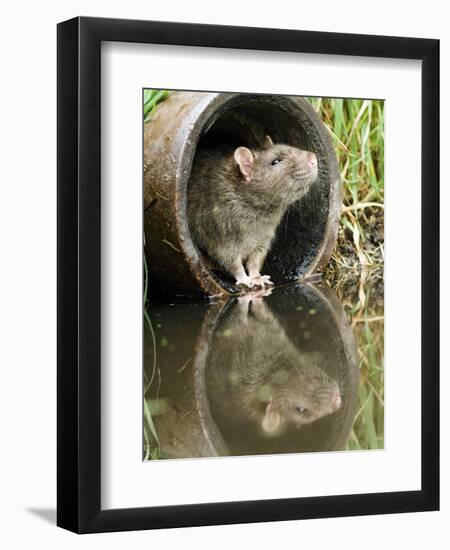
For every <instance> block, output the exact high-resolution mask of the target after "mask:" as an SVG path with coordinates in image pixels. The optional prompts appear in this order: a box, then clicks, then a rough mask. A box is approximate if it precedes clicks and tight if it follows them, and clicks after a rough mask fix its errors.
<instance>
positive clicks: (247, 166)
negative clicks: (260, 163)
mask: <svg viewBox="0 0 450 550" xmlns="http://www.w3.org/2000/svg"><path fill="white" fill-rule="evenodd" d="M234 160H235V161H236V162H237V164H238V166H239V170H240V171H241V174H242V175H243V176H244V178H245V181H250V180H251V179H252V177H253V169H254V167H255V158H254V157H253V154H252V152H251V151H250V149H247V147H238V148H237V149H236V150H235V152H234Z"/></svg>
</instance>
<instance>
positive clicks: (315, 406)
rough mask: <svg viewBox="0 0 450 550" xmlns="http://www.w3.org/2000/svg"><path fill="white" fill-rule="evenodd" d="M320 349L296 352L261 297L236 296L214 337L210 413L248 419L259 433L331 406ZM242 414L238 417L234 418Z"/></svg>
mask: <svg viewBox="0 0 450 550" xmlns="http://www.w3.org/2000/svg"><path fill="white" fill-rule="evenodd" d="M320 361H321V357H320V352H310V353H301V352H300V351H299V350H298V349H296V348H295V346H294V345H293V344H292V342H291V341H290V340H289V338H288V337H287V336H286V333H285V330H284V329H283V327H282V325H281V324H280V323H279V322H278V321H277V319H276V318H275V317H274V315H273V314H272V312H271V311H270V309H269V307H268V306H267V305H266V304H265V302H264V300H263V298H262V297H258V296H253V297H252V296H251V295H246V296H243V297H240V298H238V300H237V303H235V304H233V305H232V306H231V308H230V310H229V311H228V312H227V313H226V318H225V319H224V321H223V322H222V323H221V326H220V330H218V331H217V332H216V334H215V336H214V342H213V346H212V352H211V355H210V358H209V372H210V376H209V377H208V378H207V379H208V395H209V398H210V404H211V412H212V415H213V417H215V418H217V419H218V418H219V417H224V416H225V417H226V418H230V419H233V420H234V422H233V423H240V422H245V421H248V420H254V422H255V427H256V428H260V429H262V431H263V433H265V434H277V433H279V432H280V431H282V430H283V429H284V428H286V425H288V424H291V425H293V426H295V427H297V428H299V427H301V426H302V425H304V424H309V423H310V422H314V421H315V420H317V419H319V418H321V417H323V416H326V415H327V414H331V413H333V412H335V411H337V410H338V409H339V408H340V406H341V396H340V390H339V387H338V384H337V382H336V381H335V380H332V379H331V378H330V377H329V376H328V375H327V374H326V372H325V371H323V370H322V369H321V368H320V366H319V365H320ZM239 417H242V418H239Z"/></svg>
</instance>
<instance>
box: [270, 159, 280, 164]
mask: <svg viewBox="0 0 450 550" xmlns="http://www.w3.org/2000/svg"><path fill="white" fill-rule="evenodd" d="M279 162H281V159H273V161H272V162H271V163H270V164H271V165H272V166H275V165H276V164H278V163H279Z"/></svg>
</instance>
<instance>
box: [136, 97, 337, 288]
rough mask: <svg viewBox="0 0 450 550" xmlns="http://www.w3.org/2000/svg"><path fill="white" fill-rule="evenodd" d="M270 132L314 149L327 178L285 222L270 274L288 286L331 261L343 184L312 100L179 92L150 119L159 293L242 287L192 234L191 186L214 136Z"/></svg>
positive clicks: (245, 137) (150, 243)
mask: <svg viewBox="0 0 450 550" xmlns="http://www.w3.org/2000/svg"><path fill="white" fill-rule="evenodd" d="M265 134H269V135H271V136H272V138H273V140H274V142H280V143H281V142H282V143H287V144H290V145H293V146H297V147H302V148H304V149H308V150H312V151H314V152H315V153H316V155H317V158H318V163H319V178H318V180H317V182H316V183H315V184H314V186H313V188H312V189H311V191H310V192H309V193H308V194H307V195H306V196H305V197H304V198H303V199H302V200H301V201H299V202H298V203H296V204H294V205H293V206H292V207H291V208H290V210H289V212H288V213H287V215H286V217H285V219H284V220H283V222H282V223H281V224H280V227H279V228H278V232H277V236H276V238H275V241H274V244H273V246H272V249H271V251H270V252H269V254H268V256H267V259H266V262H265V265H264V273H266V274H269V275H271V277H272V280H273V281H274V282H275V283H276V284H281V283H286V282H289V281H294V280H298V279H302V278H307V277H308V276H310V275H312V274H313V273H315V272H316V271H317V270H319V269H320V268H321V266H323V265H324V264H325V263H326V262H327V261H328V260H329V258H330V256H331V253H332V250H333V247H334V244H335V242H336V236H337V229H338V223H339V215H340V210H341V203H342V197H341V186H340V178H339V171H338V165H337V159H336V155H335V153H334V150H333V147H332V143H331V139H330V136H329V133H328V130H327V128H326V127H325V125H324V124H323V122H322V121H321V119H320V117H319V116H318V115H317V113H316V112H315V111H314V109H313V108H312V107H311V105H310V104H309V103H308V102H307V101H306V100H304V99H302V98H298V97H291V96H276V95H256V94H239V93H204V92H172V93H171V95H170V96H169V98H168V99H166V100H165V101H164V102H162V103H161V104H160V105H159V106H158V107H157V109H156V110H155V111H154V113H153V114H152V117H151V120H150V121H149V122H147V123H146V124H145V125H144V209H145V213H144V229H145V249H146V254H147V265H148V272H149V280H150V292H152V290H153V292H154V294H153V298H155V297H156V296H155V294H156V295H162V294H163V295H170V296H206V297H214V296H226V295H230V294H233V293H236V292H238V289H237V288H236V287H235V286H234V285H233V284H232V282H231V281H230V280H228V279H227V277H226V276H224V274H220V273H217V272H213V271H212V270H211V269H210V268H209V266H208V264H207V262H205V260H204V258H203V257H202V254H201V252H200V251H199V250H198V248H197V246H196V244H195V243H194V242H193V240H192V238H191V234H190V231H189V226H188V220H187V213H186V201H187V187H188V184H189V176H190V172H191V167H192V164H193V162H194V161H195V153H196V150H197V148H198V147H201V146H202V144H204V143H205V142H206V141H208V140H211V139H216V138H217V137H218V136H221V137H222V138H223V137H224V136H226V138H227V139H230V140H231V141H235V142H236V143H239V144H241V145H242V144H247V145H248V146H251V144H252V143H253V142H257V141H258V140H259V139H260V138H261V136H263V135H265ZM154 289H157V290H154Z"/></svg>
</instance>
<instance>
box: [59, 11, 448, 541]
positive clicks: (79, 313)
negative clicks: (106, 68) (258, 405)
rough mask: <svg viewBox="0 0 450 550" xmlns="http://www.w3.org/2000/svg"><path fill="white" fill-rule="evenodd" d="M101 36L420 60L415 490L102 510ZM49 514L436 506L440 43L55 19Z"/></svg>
mask: <svg viewBox="0 0 450 550" xmlns="http://www.w3.org/2000/svg"><path fill="white" fill-rule="evenodd" d="M102 41H117V42H142V43H152V44H170V45H187V46H206V47H220V48H240V49H251V50H272V51H285V52H304V53H315V54H336V55H351V56H365V57H382V58H401V59H417V60H421V62H422V114H421V116H422V145H421V147H422V194H421V197H422V219H421V223H422V242H421V247H422V271H421V276H422V294H421V298H420V299H421V306H422V319H421V339H422V340H421V345H422V347H421V349H422V357H421V369H422V372H421V383H422V402H421V411H422V427H421V437H422V440H421V445H422V453H421V460H422V464H421V467H422V489H421V490H420V491H406V492H388V493H376V494H346V495H339V496H322V497H308V498H284V499H276V500H258V501H245V502H215V503H208V504H195V505H177V506H159V507H148V508H132V509H113V510H102V509H101V501H100V489H101V487H100V477H101V476H100V473H101V471H100V441H101V425H100V389H101V369H100V353H101V346H100V337H101V315H100V307H101V300H100V295H101V272H100V246H101V235H100V198H101V188H100V164H101V163H100V160H101V159H100V123H101V121H100V101H101V95H100V69H101V67H100V65H101V62H100V47H101V42H102ZM57 68H58V107H57V112H58V127H57V134H58V136H57V138H58V172H57V177H58V247H57V249H58V264H57V265H58V274H57V276H58V323H57V324H58V336H57V337H58V354H57V358H58V377H57V380H58V382H57V389H58V402H57V403H58V405H57V416H58V422H57V436H58V459H57V467H58V473H57V484H58V490H57V500H58V502H57V524H58V525H59V526H60V527H63V528H66V529H69V530H71V531H74V532H77V533H93V532H104V531H122V530H135V529H154V528H168V527H183V526H195V525H216V524H231V523H246V522H264V521H278V520H293V519H307V518H324V517H336V516H352V515H367V514H387V513H398V512H418V511H427V510H438V508H439V41H438V40H434V39H417V38H399V37H389V36H368V35H356V34H336V33H325V32H309V31H296V30H279V29H263V28H247V27H227V26H217V25H200V24H184V23H183V24H181V23H169V22H152V21H133V20H120V19H102V18H87V17H77V18H74V19H71V20H69V21H65V22H63V23H60V24H59V25H58V61H57Z"/></svg>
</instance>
